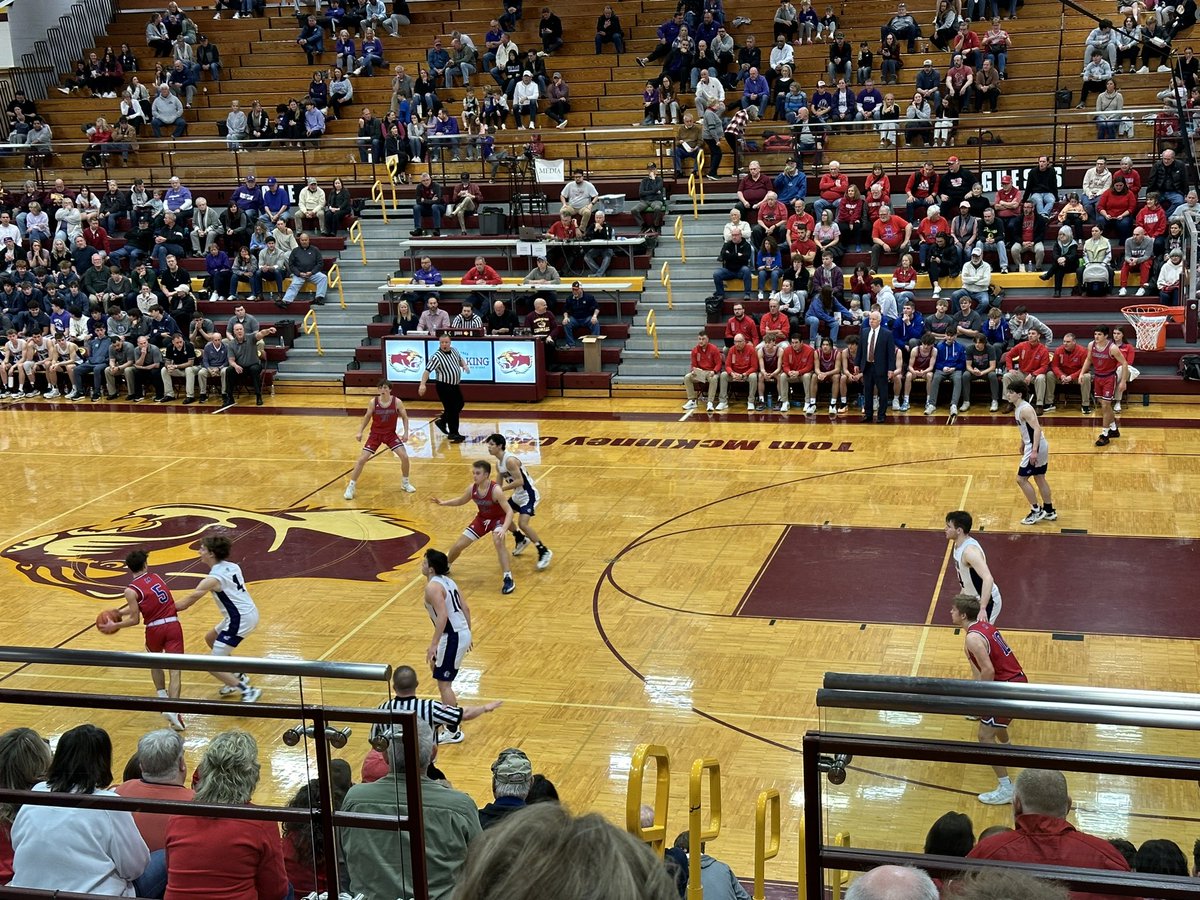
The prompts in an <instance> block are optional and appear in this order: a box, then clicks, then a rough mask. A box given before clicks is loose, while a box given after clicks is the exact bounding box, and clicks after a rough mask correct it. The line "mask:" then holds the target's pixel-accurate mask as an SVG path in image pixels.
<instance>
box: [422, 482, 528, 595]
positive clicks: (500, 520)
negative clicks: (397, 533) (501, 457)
mask: <svg viewBox="0 0 1200 900" xmlns="http://www.w3.org/2000/svg"><path fill="white" fill-rule="evenodd" d="M491 476H492V464H491V463H490V462H488V461H487V460H486V459H480V460H476V461H475V462H474V463H472V465H471V477H472V481H471V486H470V487H469V488H467V489H466V490H465V491H464V492H463V493H462V495H461V496H459V497H455V498H454V499H453V500H439V499H438V498H437V497H430V498H429V502H430V503H436V504H437V505H438V506H462V505H464V504H466V503H469V502H471V501H474V502H475V506H476V507H477V508H478V512H477V513H476V514H475V518H474V519H472V520H471V524H470V525H468V526H467V527H466V530H465V531H463V533H462V534H461V535H459V538H458V540H457V541H455V542H454V546H453V547H451V548H450V552H449V553H448V554H447V558H448V559H449V561H450V563H451V564H453V563H454V561H455V560H456V559H458V556H459V554H460V553H462V552H463V551H464V550H466V549H467V548H468V547H469V546H471V544H473V543H475V542H476V541H477V540H479V539H480V538H481V537H483V536H484V535H485V534H489V533H490V534H491V536H492V543H493V544H495V545H496V555H497V556H498V557H500V570H501V571H502V572H503V573H504V583H503V585H502V586H501V588H500V593H502V594H511V593H512V592H513V591H515V590H516V589H517V586H516V583H515V582H514V581H513V577H512V563H511V562H510V561H509V558H508V547H507V545H506V544H505V543H504V536H505V535H506V534H507V533H508V529H509V527H510V526H511V525H512V518H513V508H512V507H511V506H509V505H508V501H507V500H506V499H505V497H504V491H502V490H500V485H498V484H496V482H494V481H492V477H491Z"/></svg>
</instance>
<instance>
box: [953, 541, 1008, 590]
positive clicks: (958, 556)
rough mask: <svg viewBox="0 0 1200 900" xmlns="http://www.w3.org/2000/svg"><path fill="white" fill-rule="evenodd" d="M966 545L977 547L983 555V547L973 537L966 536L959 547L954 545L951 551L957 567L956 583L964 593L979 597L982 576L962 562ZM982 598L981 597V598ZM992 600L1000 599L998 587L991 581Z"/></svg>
mask: <svg viewBox="0 0 1200 900" xmlns="http://www.w3.org/2000/svg"><path fill="white" fill-rule="evenodd" d="M968 547H977V548H979V553H980V555H983V548H982V547H980V546H979V541H977V540H975V538H973V537H969V538H967V539H966V540H965V541H963V542H962V546H961V547H955V548H954V551H953V556H954V565H955V567H956V568H957V569H958V584H959V587H961V588H962V592H963V593H964V594H970V595H971V596H972V597H979V589H980V588H982V587H983V577H982V576H981V575H980V574H979V573H978V572H976V571H975V570H974V569H972V568H971V567H970V566H968V565H967V564H966V563H965V562H963V558H962V555H963V551H964V550H966V549H967V548H968ZM981 599H982V598H981ZM991 599H992V600H999V599H1000V588H999V587H997V586H996V583H995V582H994V581H993V582H992V596H991Z"/></svg>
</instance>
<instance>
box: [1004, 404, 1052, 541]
mask: <svg viewBox="0 0 1200 900" xmlns="http://www.w3.org/2000/svg"><path fill="white" fill-rule="evenodd" d="M1004 399H1005V401H1006V402H1008V403H1011V404H1012V405H1013V407H1014V409H1013V413H1014V414H1015V416H1016V419H1017V428H1018V429H1019V430H1020V432H1021V463H1020V465H1019V466H1018V467H1017V487H1019V488H1020V489H1021V493H1022V494H1024V495H1025V499H1026V500H1028V501H1029V515H1027V516H1026V517H1025V518H1023V519H1022V520H1021V524H1022V525H1035V524H1037V523H1038V522H1040V521H1042V519H1045V520H1046V521H1047V522H1053V521H1054V520H1055V519H1057V518H1058V510H1056V509H1055V508H1054V502H1053V500H1052V499H1051V497H1050V484H1049V483H1048V482H1047V481H1046V466H1047V464H1048V463H1049V461H1050V442H1049V441H1047V440H1046V435H1045V434H1043V433H1042V423H1041V422H1039V421H1038V417H1037V411H1036V410H1035V409H1034V408H1033V407H1032V406H1031V405H1030V404H1029V386H1028V385H1026V384H1025V383H1023V382H1021V381H1012V382H1009V385H1008V387H1007V388H1005V390H1004ZM1030 477H1032V478H1033V480H1034V481H1036V482H1037V489H1038V491H1041V494H1042V502H1041V503H1040V504H1039V503H1038V495H1037V492H1036V491H1034V489H1033V485H1031V484H1030V483H1029V479H1030Z"/></svg>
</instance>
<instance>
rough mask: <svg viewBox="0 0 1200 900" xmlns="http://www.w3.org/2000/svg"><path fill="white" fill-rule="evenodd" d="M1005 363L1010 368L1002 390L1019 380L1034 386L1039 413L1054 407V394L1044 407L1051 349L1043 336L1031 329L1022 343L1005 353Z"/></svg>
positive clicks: (1005, 374)
mask: <svg viewBox="0 0 1200 900" xmlns="http://www.w3.org/2000/svg"><path fill="white" fill-rule="evenodd" d="M1004 365H1005V367H1006V368H1007V369H1008V371H1007V372H1005V373H1004V381H1003V383H1002V392H1004V391H1007V390H1008V386H1009V385H1010V384H1012V383H1013V382H1014V381H1019V382H1021V383H1022V384H1024V385H1025V386H1026V387H1029V388H1032V390H1033V394H1034V397H1035V399H1036V406H1037V411H1038V412H1039V413H1042V412H1049V411H1051V410H1053V409H1054V395H1053V394H1051V395H1050V404H1049V405H1048V406H1046V407H1045V408H1044V409H1043V407H1042V404H1043V402H1045V399H1046V385H1047V381H1046V375H1047V373H1048V372H1049V371H1050V351H1049V350H1047V349H1046V345H1045V344H1043V343H1042V336H1041V334H1040V333H1038V332H1037V331H1035V330H1033V329H1031V330H1030V331H1029V334H1028V336H1027V337H1026V338H1025V340H1023V341H1021V343H1019V344H1017V345H1016V346H1015V347H1013V348H1012V349H1011V350H1009V351H1008V352H1007V353H1005V354H1004Z"/></svg>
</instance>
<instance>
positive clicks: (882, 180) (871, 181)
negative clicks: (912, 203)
mask: <svg viewBox="0 0 1200 900" xmlns="http://www.w3.org/2000/svg"><path fill="white" fill-rule="evenodd" d="M875 185H879V191H880V193H882V194H883V202H884V203H891V202H892V200H891V197H892V179H891V178H889V177H888V176H887V175H886V174H885V173H884V171H883V166H882V165H881V164H880V163H875V165H873V166H872V167H871V174H870V175H868V176H867V180H866V183H865V187H866V189H867V196H868V197H869V196H870V194H871V191H872V190H873V189H874V187H875Z"/></svg>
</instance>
